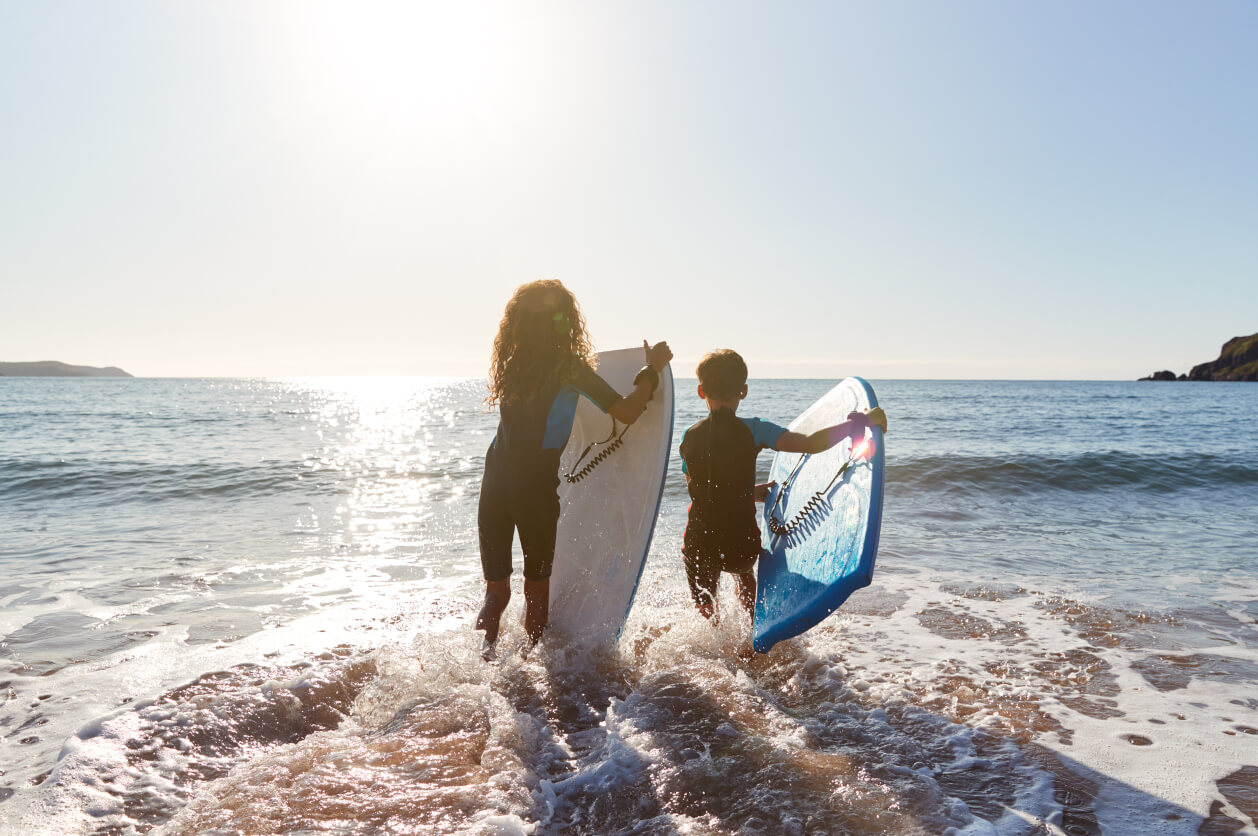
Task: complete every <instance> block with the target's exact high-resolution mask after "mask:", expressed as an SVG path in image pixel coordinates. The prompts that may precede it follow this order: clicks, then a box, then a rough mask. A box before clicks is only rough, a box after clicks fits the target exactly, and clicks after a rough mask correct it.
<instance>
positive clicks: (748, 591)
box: [734, 572, 756, 620]
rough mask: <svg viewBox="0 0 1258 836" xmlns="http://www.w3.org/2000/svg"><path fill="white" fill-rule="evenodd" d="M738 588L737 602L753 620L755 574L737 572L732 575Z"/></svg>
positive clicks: (754, 612) (754, 613) (754, 610)
mask: <svg viewBox="0 0 1258 836" xmlns="http://www.w3.org/2000/svg"><path fill="white" fill-rule="evenodd" d="M734 580H735V582H736V583H737V586H738V601H739V603H740V604H742V605H743V609H745V610H746V611H747V615H749V616H751V617H752V619H753V620H754V619H755V617H756V574H755V572H739V573H738V574H736V575H734Z"/></svg>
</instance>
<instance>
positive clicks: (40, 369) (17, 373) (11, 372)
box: [0, 360, 133, 377]
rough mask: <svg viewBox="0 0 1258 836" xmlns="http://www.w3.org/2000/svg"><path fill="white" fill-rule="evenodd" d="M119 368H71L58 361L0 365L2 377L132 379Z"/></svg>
mask: <svg viewBox="0 0 1258 836" xmlns="http://www.w3.org/2000/svg"><path fill="white" fill-rule="evenodd" d="M132 376H133V375H130V374H127V373H126V372H124V371H123V370H122V369H120V368H118V367H117V366H106V367H105V368H103V369H102V368H98V367H97V366H71V365H70V364H68V363H60V362H58V361H56V360H40V361H38V362H35V363H0V377H132Z"/></svg>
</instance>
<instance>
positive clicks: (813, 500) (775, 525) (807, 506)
mask: <svg viewBox="0 0 1258 836" xmlns="http://www.w3.org/2000/svg"><path fill="white" fill-rule="evenodd" d="M862 446H863V445H862ZM855 447H856V445H853V448H854V449H855ZM807 459H808V456H800V457H799V461H797V462H796V463H795V466H794V467H793V468H791V473H790V475H789V476H787V477H786V481H785V482H783V483H782V487H780V488H778V496H777V499H775V500H773V507H772V508H770V509H769V519H768V520H767V521H766V523H765V525H767V526H768V527H769V531H771V532H773V533H774V534H776V535H777V536H779V537H785V536H786V535H787V534H790V533H791V532H792V531H794V530H795V529H796V528H798V527H799V525H800V524H801V523H803V522H804V520H806V519H808V517H809V516H811V515H812V514H814V513H815V512H816V511H818V510H819V509H820V508H821V503H822V501H823V500H824V498H825V495H826V494H828V493H829V492H830V489H831V488H833V487H834V486H835V484H836V483H837V482H838V481H839V480H840V479H842V478H843V474H844V473H847V469H848V468H849V467H851V466H852V465H853V464H855V463H856V461H857V459H856V457H854V456H853V455H852V454H851V453H850V452H849V453H848V459H847V461H845V462H843V466H842V467H840V468H839V472H838V473H836V474H834V478H833V479H831V480H830V484H828V485H826V486H825V487H824V488H822V489H821V490H819V491H814V492H813V495H812V496H810V497H808V501H807V502H805V503H804V507H803V508H800V509H799V511H797V512H796V513H795V516H793V517H791V521H790V522H784V521H783V520H781V519H779V518H778V516H777V510H778V505H779V504H781V502H782V497H783V496H785V495H786V489H787V488H788V487H789V486H790V484H791V482H793V481H795V476H796V474H798V473H799V469H800V468H801V467H803V465H804V462H805V461H806V460H807ZM862 460H863V459H862Z"/></svg>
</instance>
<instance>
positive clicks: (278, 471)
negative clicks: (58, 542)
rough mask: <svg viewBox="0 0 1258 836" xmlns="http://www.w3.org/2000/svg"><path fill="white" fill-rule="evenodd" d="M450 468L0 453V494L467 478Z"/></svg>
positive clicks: (337, 489) (78, 497)
mask: <svg viewBox="0 0 1258 836" xmlns="http://www.w3.org/2000/svg"><path fill="white" fill-rule="evenodd" d="M470 475H474V476H476V477H477V478H479V476H480V472H479V471H476V472H475V473H474V474H473V473H470V472H468V471H455V470H437V471H428V470H409V471H400V472H399V471H394V470H387V471H376V470H374V469H367V470H365V471H362V472H348V471H345V470H341V469H336V468H324V469H311V468H309V467H305V466H303V465H302V464H301V463H300V462H293V461H273V462H265V461H264V462H258V463H256V464H236V463H207V462H198V463H193V464H156V463H151V462H104V463H102V462H88V461H47V460H43V461H38V460H36V461H32V460H21V459H18V460H12V459H10V460H3V459H0V498H2V499H4V500H5V501H6V502H42V501H50V500H75V501H87V502H96V503H101V504H113V503H123V502H135V501H145V502H150V501H160V500H169V499H212V498H218V497H221V498H239V497H248V496H269V495H275V494H280V493H288V492H293V493H301V494H305V495H311V494H336V493H342V492H345V491H348V490H350V489H352V488H353V487H354V486H355V485H356V484H358V482H359V480H360V479H361V478H363V477H364V476H365V477H368V478H376V479H381V480H387V481H396V480H405V479H441V478H445V477H447V476H449V477H450V478H453V479H458V478H467V477H469V476H470Z"/></svg>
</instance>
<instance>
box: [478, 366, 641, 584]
mask: <svg viewBox="0 0 1258 836" xmlns="http://www.w3.org/2000/svg"><path fill="white" fill-rule="evenodd" d="M583 395H584V396H585V397H586V398H588V399H589V400H590V401H592V402H593V403H594V404H595V405H596V406H598V407H599V409H602V410H603V411H604V412H606V411H607V410H608V409H609V408H610V407H611V406H612V405H613V404H615V403H616V402H617V401H619V400H620V399H621V397H620V394H619V393H618V392H617V391H616V390H615V389H613V388H612V387H611V386H610V385H609V384H608V383H607V381H605V380H603V378H601V377H599V376H598V375H597V374H596V373H595V372H594V371H592V370H590V369H585V370H584V371H583V372H582V373H581V374H580V375H579V377H578V378H577V380H575V381H573V382H572V383H570V384H567V385H564V386H558V385H554V386H550V387H548V388H547V389H545V390H543V391H542V392H540V393H539V394H538V396H537V397H536V398H532V399H529V400H527V401H516V402H512V403H504V404H502V408H501V417H500V419H499V421H498V433H497V435H496V436H495V437H494V440H493V442H492V443H491V444H490V445H489V451H488V452H487V453H486V454H485V475H484V477H483V478H482V479H481V489H480V509H479V512H478V515H477V528H478V531H479V534H480V559H481V568H482V569H483V571H484V574H485V580H487V581H499V580H504V579H506V578H508V577H510V576H511V541H512V538H513V537H514V535H515V531H516V530H518V531H519V532H520V548H521V550H523V552H524V577H525V578H526V579H527V580H531V581H542V580H546V579H548V578H549V577H550V568H551V564H552V562H553V561H554V558H555V529H556V527H557V526H558V524H559V494H558V492H557V488H558V487H559V456H560V454H561V453H562V452H563V448H564V445H565V444H567V442H568V436H569V435H570V434H571V432H572V421H573V418H574V417H575V415H576V409H577V400H578V399H579V398H580V397H581V396H583Z"/></svg>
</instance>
